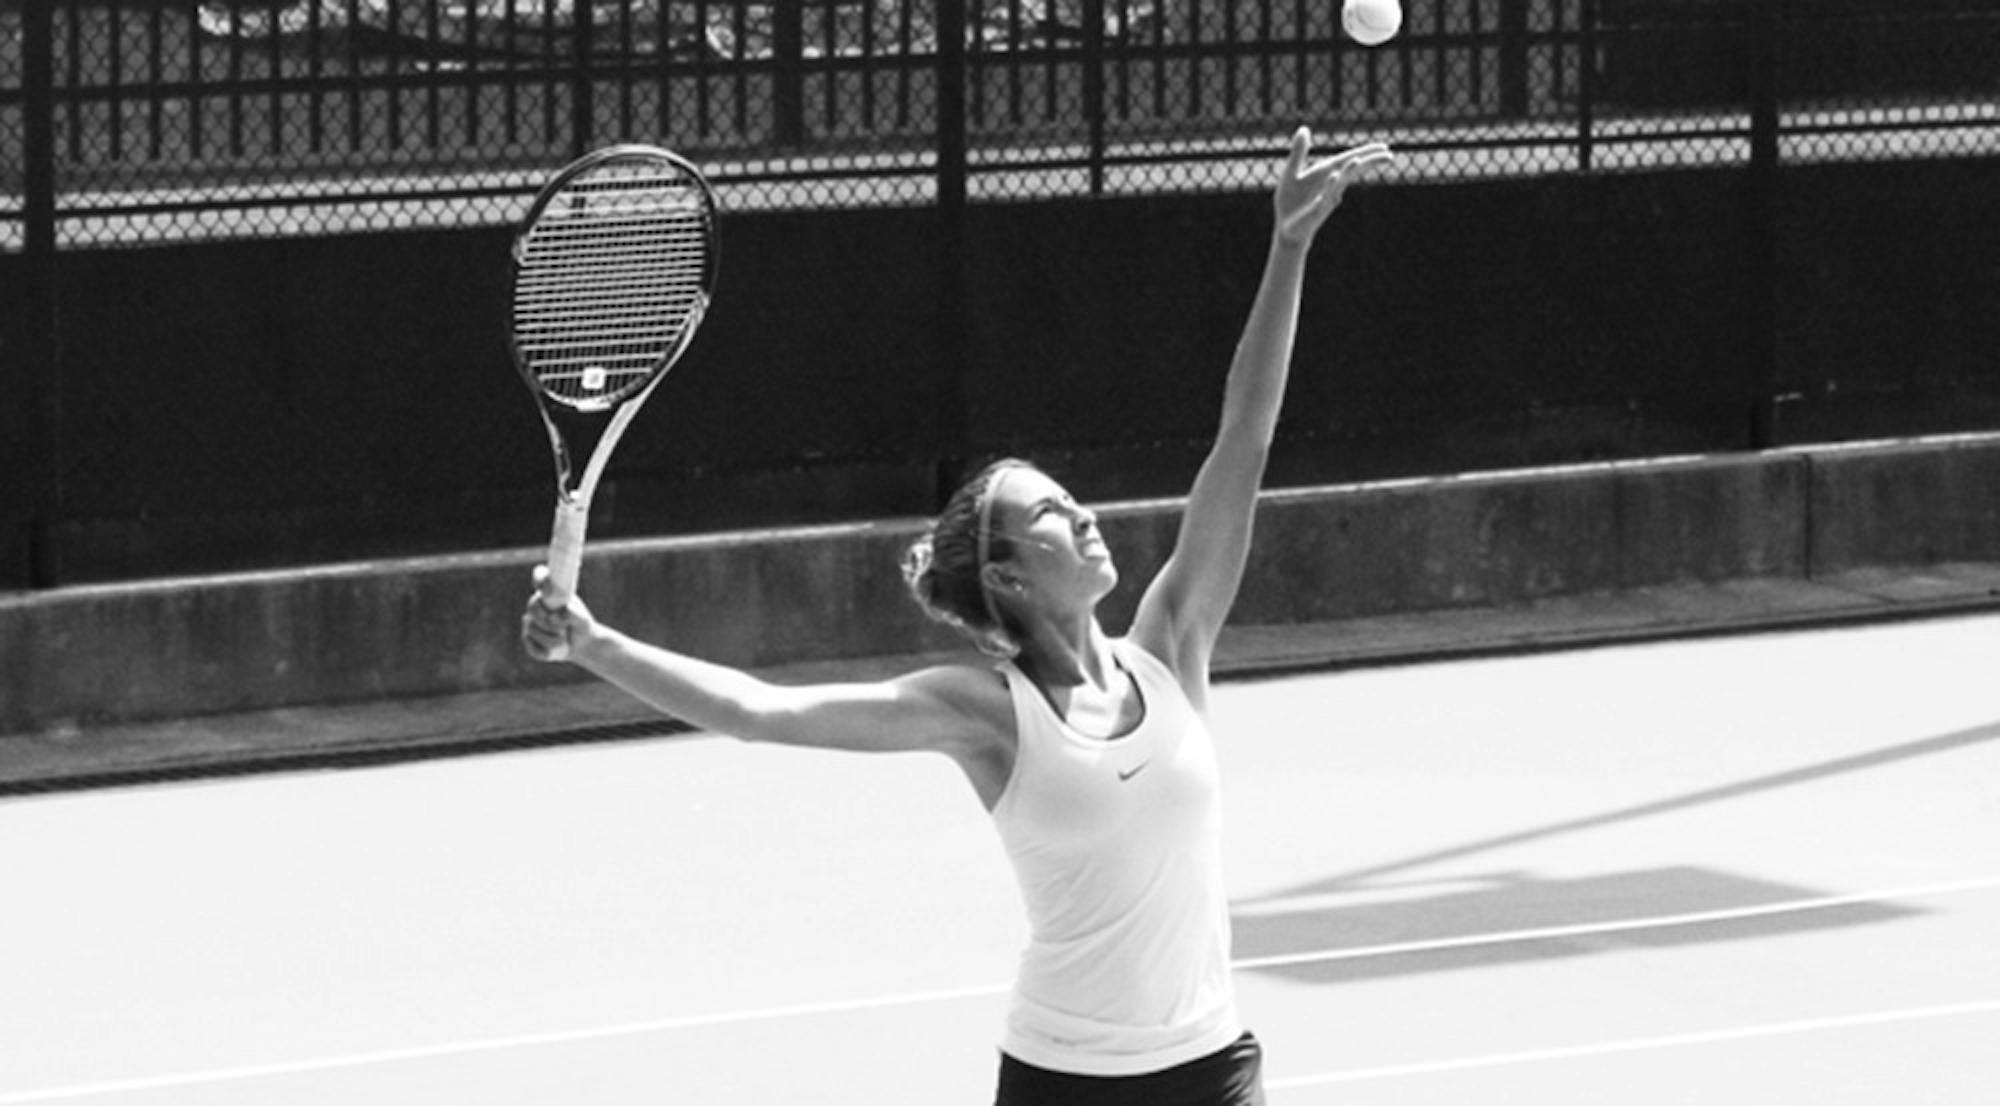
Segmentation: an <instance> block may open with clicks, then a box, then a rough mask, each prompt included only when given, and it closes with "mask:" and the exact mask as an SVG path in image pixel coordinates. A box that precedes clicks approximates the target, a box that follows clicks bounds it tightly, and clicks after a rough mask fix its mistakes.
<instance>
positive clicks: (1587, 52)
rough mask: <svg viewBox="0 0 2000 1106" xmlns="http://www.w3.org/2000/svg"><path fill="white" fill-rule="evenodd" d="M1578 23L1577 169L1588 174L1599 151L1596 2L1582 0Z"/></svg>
mask: <svg viewBox="0 0 2000 1106" xmlns="http://www.w3.org/2000/svg"><path fill="white" fill-rule="evenodd" d="M1577 20H1578V22H1579V23H1581V24H1582V26H1581V27H1579V28H1578V31H1579V43H1580V45H1579V46H1578V47H1577V54H1578V55H1579V56H1578V58H1577V63H1576V167H1577V169H1578V171H1580V172H1584V173H1588V172H1590V168H1591V159H1592V154H1593V153H1594V152H1595V150H1594V147H1595V145H1596V135H1595V134H1593V133H1592V132H1593V131H1594V130H1595V128H1596V116H1597V63H1598V50H1599V46H1600V42H1599V37H1598V34H1597V3H1596V0H1581V8H1580V11H1579V14H1578V16H1577Z"/></svg>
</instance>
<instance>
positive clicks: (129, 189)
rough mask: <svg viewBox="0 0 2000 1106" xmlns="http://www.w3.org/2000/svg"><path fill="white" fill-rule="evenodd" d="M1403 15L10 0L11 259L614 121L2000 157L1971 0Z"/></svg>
mask: <svg viewBox="0 0 2000 1106" xmlns="http://www.w3.org/2000/svg"><path fill="white" fill-rule="evenodd" d="M1406 8H1407V18H1406V22H1405V27H1404V31H1403V33H1402V35H1401V36H1400V37H1399V38H1397V39H1396V40H1394V41H1393V42H1391V43H1390V44H1388V45H1386V46H1383V47H1380V48H1376V49H1365V48H1362V47H1360V46H1358V45H1356V44H1354V43H1352V42H1351V41H1349V40H1347V39H1346V38H1345V37H1344V36H1343V35H1342V34H1341V32H1340V29H1339V26H1338V19H1339V4H1338V3H1335V2H1333V0H972V2H969V3H965V2H960V3H953V2H949V0H788V2H772V3H756V2H733V3H732V2H725V0H0V248H5V249H14V248H20V247H22V245H23V244H24V243H25V242H26V241H27V240H28V239H30V238H32V237H34V236H35V235H36V234H37V233H41V234H47V235H49V236H51V237H53V238H55V239H57V240H59V241H61V242H64V243H77V244H85V243H91V244H118V243H128V242H138V241H161V240H183V239H188V238H195V237H204V236H216V235H236V236H241V235H273V234H300V233H305V234H313V233H328V232H347V231H353V230H357V229H396V228H402V227H408V226H454V225H467V224H478V223H490V222H495V221H501V220H505V219H507V218H510V217H512V216H513V215H514V214H515V213H516V211H517V210H518V206H519V202H520V199H521V197H522V196H523V195H524V194H525V193H526V192H527V191H528V190H529V189H530V187H531V184H532V181H533V179H534V178H536V177H538V176H539V175H540V174H542V173H544V172H546V171H547V170H548V168H549V167H550V166H551V165H552V164H553V163H558V162H560V161H562V160H565V159H567V158H568V157H571V156H574V155H575V154H577V153H579V152H581V151H583V150H585V149H588V148H590V147H592V146H596V145H602V144H606V143H610V142H614V141H635V140H636V141H648V142H657V143H662V144H665V145H669V146H673V147H675V148H678V149H680V150H683V151H685V152H687V153H689V154H690V155H692V156H694V157H696V158H697V159H700V160H702V161H704V162H706V163H708V164H709V165H710V167H711V168H712V169H713V170H714V172H715V175H716V176H717V177H718V178H719V179H720V180H721V181H722V182H724V183H725V184H726V185H727V186H729V188H730V191H731V192H732V197H731V198H732V199H733V200H734V201H735V202H738V203H749V204H753V205H758V206H782V207H805V208H814V207H826V206H852V205H866V204H909V203H927V202H930V201H931V200H932V199H933V198H934V197H935V196H936V195H937V194H938V191H939V189H940V188H943V189H945V190H946V191H950V190H952V189H954V188H964V189H967V190H968V191H969V194H970V195H971V196H972V197H973V198H981V197H989V198H1005V197H1031V196H1042V195H1049V194H1075V193H1078V192H1084V193H1093V192H1094V193H1104V192H1113V193H1130V192H1135V191H1173V190H1187V189H1194V188H1201V189H1214V188H1235V187H1242V186H1244V185H1246V184H1247V183H1248V182H1249V181H1250V180H1251V179H1252V178H1251V176H1250V174H1251V172H1252V171H1253V170H1252V166H1253V165H1254V164H1255V161H1254V160H1251V161H1246V160H1245V159H1244V153H1245V149H1246V146H1245V139H1246V136H1248V137H1250V138H1253V139H1254V140H1255V144H1256V145H1257V146H1258V148H1260V149H1261V148H1263V147H1264V146H1265V145H1267V144H1268V141H1269V138H1270V136H1271V135H1272V134H1273V133H1276V132H1282V131H1283V130H1285V129H1289V127H1290V126H1292V125H1295V124H1296V123H1298V122H1300V121H1305V122H1309V123H1312V124H1314V125H1316V126H1319V127H1320V128H1322V129H1323V130H1325V131H1328V132H1331V133H1334V134H1341V133H1354V134H1362V133H1365V134H1367V135H1368V136H1369V137H1386V138H1388V139H1389V140H1391V141H1394V142H1396V143H1397V144H1398V145H1400V146H1401V147H1403V149H1404V150H1405V151H1406V152H1407V153H1410V154H1412V155H1414V156H1412V157H1410V158H1408V159H1406V161H1405V163H1404V164H1403V166H1402V167H1401V168H1400V170H1399V172H1401V173H1403V174H1405V175H1407V176H1415V177H1476V176H1484V175H1493V174H1519V173H1547V172H1566V171H1575V170H1579V169H1582V170H1593V169H1600V168H1602V169H1621V168H1632V167H1636V166H1651V165H1658V164H1663V163H1664V164H1683V165H1685V164H1715V163H1723V164H1731V163H1741V162H1743V161H1745V160H1746V159H1747V158H1748V157H1749V156H1750V151H1751V145H1752V143H1751V137H1752V136H1751V131H1752V129H1753V120H1754V119H1757V118H1759V116H1758V113H1757V112H1756V111H1754V110H1753V108H1754V107H1755V104H1754V102H1753V101H1754V99H1755V97H1756V96H1757V95H1759V94H1762V95H1764V96H1765V97H1767V98H1768V101H1769V103H1770V104H1771V105H1772V106H1773V109H1774V110H1772V111H1769V112H1767V113H1765V114H1764V116H1763V118H1764V119H1765V120H1766V123H1767V125H1768V126H1770V127H1774V128H1776V130H1777V136H1778V137H1781V138H1782V142H1776V143H1772V144H1770V146H1769V148H1770V149H1771V150H1772V152H1773V153H1774V154H1778V155H1780V156H1785V157H1794V158H1808V159H1810V158H1855V157H1895V158H1906V157H1933V156H1962V155H1983V154H1990V153H1992V152H1993V151H1994V150H1995V149H1996V146H1997V145H2000V106H1996V105H2000V74H1996V69H2000V61H1996V59H2000V10H1997V9H1996V8H1995V6H1994V5H1993V4H1991V3H1988V2H1986V0H1810V2H1795V3H1780V2H1779V0H1770V2H1768V3H1765V2H1759V0H1407V2H1406ZM947 43H949V44H950V45H952V46H953V47H954V48H952V49H946V48H944V46H945V45H946V44H947ZM1759 58H1765V59H1768V61H1769V62H1770V63H1771V65H1773V66H1774V67H1775V72H1774V73H1773V74H1772V79H1771V80H1770V81H1768V82H1765V83H1763V84H1759V83H1758V79H1757V72H1758V66H1757V59H1759ZM940 90H949V91H950V93H951V95H949V96H943V95H941V94H940ZM947 113H948V114H949V115H950V116H952V118H950V119H946V118H944V115H945V114H947ZM959 128H962V133H963V135H964V136H965V140H964V142H963V143H962V144H956V145H955V144H954V143H953V142H952V141H950V137H951V136H952V135H953V134H954V133H960V131H959ZM1260 156H1261V155H1260ZM959 178H963V179H959ZM48 220H53V221H54V224H55V225H53V226H47V225H45V226H34V225H32V224H34V223H36V222H38V221H48Z"/></svg>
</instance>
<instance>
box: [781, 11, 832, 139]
mask: <svg viewBox="0 0 2000 1106" xmlns="http://www.w3.org/2000/svg"><path fill="white" fill-rule="evenodd" d="M826 17H827V18H828V19H831V18H833V13H832V12H830V11H829V12H827V13H826ZM771 55H772V56H771V61H772V69H771V115H772V118H771V137H772V138H773V139H774V140H776V142H777V144H778V145H780V146H796V145H798V144H799V143H801V142H804V141H805V137H806V87H805V85H806V76H805V56H806V17H805V5H803V4H800V3H788V4H773V5H772V6H771Z"/></svg>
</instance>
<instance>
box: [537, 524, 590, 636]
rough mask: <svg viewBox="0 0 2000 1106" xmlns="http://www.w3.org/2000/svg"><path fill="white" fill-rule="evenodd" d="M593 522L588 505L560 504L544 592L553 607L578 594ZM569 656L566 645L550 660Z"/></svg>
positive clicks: (551, 541)
mask: <svg viewBox="0 0 2000 1106" xmlns="http://www.w3.org/2000/svg"><path fill="white" fill-rule="evenodd" d="M589 522H590V508H589V506H588V505H587V504H582V503H576V502H574V501H572V500H570V499H567V498H565V499H561V500H559V501H557V503H556V518H555V525H554V526H552V527H551V528H550V533H549V580H548V586H547V587H546V589H545V590H544V592H543V602H545V603H547V604H548V605H549V606H550V607H552V608H561V607H564V606H567V605H568V604H569V601H570V598H571V597H572V596H574V595H575V594H576V578H577V574H578V573H579V571H580V570H581V569H582V567H583V534H584V530H585V529H586V527H587V526H588V524H589ZM568 656H569V646H568V645H567V644H565V645H562V646H559V647H558V648H556V649H554V650H552V651H551V652H550V654H549V659H550V660H558V661H559V660H565V659H567V658H568Z"/></svg>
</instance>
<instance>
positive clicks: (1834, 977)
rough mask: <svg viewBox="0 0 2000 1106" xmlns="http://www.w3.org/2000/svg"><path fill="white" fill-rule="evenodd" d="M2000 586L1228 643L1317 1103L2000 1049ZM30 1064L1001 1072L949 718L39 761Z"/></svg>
mask: <svg viewBox="0 0 2000 1106" xmlns="http://www.w3.org/2000/svg"><path fill="white" fill-rule="evenodd" d="M1997 645H2000V615H1993V614H1980V615H1974V616H1964V617H1951V618H1934V619H1928V620H1923V621H1913V622H1901V623H1894V624H1884V625H1872V626H1860V627H1842V628H1817V629H1803V630H1796V631H1792V632H1783V633H1764V634H1758V635H1750V636H1737V637H1725V638H1715V639H1707V640H1697V641H1673V642H1654V643H1647V644H1632V645H1623V646H1616V647H1605V648H1597V649H1589V650H1578V651H1569V652H1557V653H1545V654H1539V655H1531V656H1516V657H1500V658H1487V659H1467V660H1457V661H1441V662H1434V663H1425V664H1411V665H1402V666H1396V667H1384V668H1369V669H1358V670H1353V671H1347V672H1340V673H1319V674H1309V675H1292V676H1285V677H1280V678H1271V679H1266V680H1243V681H1236V682H1231V683H1227V684H1225V685H1223V686H1222V687H1221V688H1220V690H1219V692H1218V695H1217V702H1216V706H1215V710H1214V718H1213V724H1214V728H1215V730H1216V733H1217V738H1218V744H1219V746H1220V748H1221V753H1222V758H1223V770H1224V773H1225V786H1226V789H1227V790H1226V799H1227V804H1228V810H1229V817H1230V821H1229V826H1228V833H1227V849H1228V861H1229V865H1230V874H1231V885H1232V897H1233V901H1234V910H1235V916H1236V934H1237V957H1238V975H1239V981H1240V985H1241V999H1242V1005H1243V1008H1244V1012H1245V1016H1246V1018H1247V1020H1248V1021H1249V1023H1250V1024H1251V1025H1252V1026H1253V1027H1254V1028H1255V1030H1256V1031H1257V1032H1258V1034H1259V1035H1260V1036H1261V1037H1262V1038H1263V1040H1264V1042H1265V1045H1266V1048H1267V1051H1268V1067H1267V1077H1268V1082H1269V1089H1270V1095H1271V1101H1272V1103H1273V1104H1274V1106H1312V1104H1322V1103H1327V1104H1330V1103H1340V1104H1359V1103H1396V1104H1399V1106H1424V1104H1431V1103H1466V1102H1480V1103H1535V1104H1543V1106H1546V1104H1559V1103H1604V1102H1618V1103H1621V1104H1628V1106H1630V1104H1636V1106H1658V1104H1665V1103H1701V1104H1704V1106H1726V1104H1753V1103H1754V1104H1758V1106H1769V1104H1790V1103H1799V1104H1813V1106H1848V1104H1861V1103H1866V1104H1892V1103H1893V1104H1896V1106H1907V1104H1915V1103H1940V1104H1943V1103H1949V1104H1954V1106H1956V1104H1964V1103H1972V1102H1978V1101H1988V1100H1990V1096H1991V1094H1992V1088H1993V1087H1994V1086H1995V1085H2000V1049H1996V1048H1995V1047H1994V1042H1995V1041H2000V943H1996V942H1995V941H1994V940H1993V936H1994V934H1996V933H2000V801H1996V799H1995V794H1996V792H1995V787H1994V781H1995V780H1996V779H2000V697H1996V695H1995V688H1996V683H1995V680H1994V664H1993V661H1994V657H1995V656H1996V655H2000V650H1997V649H1996V646H1997ZM0 887H4V888H5V892H4V893H5V905H4V909H0V949H3V950H4V955H0V1104H4V1106H16V1104H25V1103H43V1102H66V1103H92V1104H106V1106H111V1104H116V1106H141V1104H144V1106H155V1104H158V1106H165V1104H173V1106H209V1104H232V1106H235V1104H251V1103H256V1104H269V1103H284V1104H287V1106H298V1104H312V1103H340V1104H343V1106H345V1104H352V1103H358V1102H370V1103H426V1104H440V1103H467V1104H479V1106H505V1104H515V1103H520V1104H526V1103H564V1104H572V1106H574V1104H597V1103H603V1104H623V1103H640V1102H644V1103H701V1104H704V1106H717V1104H736V1103H741V1104H756V1106H783V1104H791V1103H827V1104H845V1103H871V1104H875V1103H939V1104H948V1103H968V1104H969V1103H979V1102H983V1101H990V1097H991V1084H992V1077H993V1068H994V1064H995V1054H994V1051H993V1041H994V1040H995V1038H996V1036H997V1030H998V1025H999V1020H1000V1017H1001V1014H1002V1010H1003V1007H1004V1003H1005V988H1006V982H1007V980H1008V978H1009V975H1010V972H1011V968H1012V961H1013V957H1014V955H1015V952H1016V949H1017V948H1018V946H1019V943H1020V941H1021V938H1022V929H1021V922H1020V911H1019V907H1018V904H1017V902H1016V899H1015V894H1014V889H1013V886H1012V882H1011V877H1010V875H1009V873H1008V871H1007V868H1006V864H1005V860H1004V857H1003V856H1002V854H1001V852H1000V849H999V845H998V843H997V841H996V840H995V838H994V835H993V833H992V831H991V828H990V827H989V826H988V825H987V823H986V819H985V815H984V814H983V812H982V811H981V810H980V809H979V807H978V804H977V803H976V802H975V801H974V799H973V797H972V795H971V793H970V791H969V790H968V789H967V788H966V787H965V785H964V784H963V782H961V781H960V780H959V779H958V778H957V777H956V776H955V773H954V771H953V770H952V769H951V768H950V767H949V766H948V765H947V764H946V763H945V762H944V761H942V760H933V759H927V758H905V757H890V758H867V757H859V756H843V755H838V754H817V753H808V752H800V751H796V750H777V749H766V748H752V747H747V746H743V745H740V744H737V743H735V742H731V741H726V740H720V739H715V738H710V737H705V736H699V735H697V736H692V737H687V736H684V737H678V738H665V739H659V740H646V741H633V742H625V743H617V744H598V745H589V746H574V747H566V748H558V749H544V750H538V751H524V752H515V753H501V754H491V755H483V756H476V757H465V758H459V759H448V760H437V761H428V762H422V763H415V764H403V765H397V766H391V767H375V768H365V769H354V770H348V771H322V772H313V773H297V774H279V775H261V776H254V777H243V778H235V779H229V780H216V781H207V782H192V783H187V782H184V783H172V784H162V785H157V786H150V787H131V788H114V789H104V790H95V791H86V792H79V793H71V794H52V795H39V796H34V795H31V796H21V797H15V798H9V799H6V800H4V801H0Z"/></svg>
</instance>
